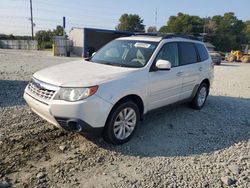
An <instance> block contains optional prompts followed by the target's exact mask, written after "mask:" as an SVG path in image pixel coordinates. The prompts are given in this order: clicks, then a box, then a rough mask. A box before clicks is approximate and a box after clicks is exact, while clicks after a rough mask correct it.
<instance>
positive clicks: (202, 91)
mask: <svg viewBox="0 0 250 188" xmlns="http://www.w3.org/2000/svg"><path fill="white" fill-rule="evenodd" d="M208 93H209V89H208V85H207V84H206V83H204V82H203V83H202V84H201V85H200V87H199V88H198V90H197V92H196V94H195V97H194V98H193V100H192V101H191V102H190V106H191V107H192V108H194V109H196V110H200V109H202V108H203V106H204V105H205V103H206V100H207V96H208Z"/></svg>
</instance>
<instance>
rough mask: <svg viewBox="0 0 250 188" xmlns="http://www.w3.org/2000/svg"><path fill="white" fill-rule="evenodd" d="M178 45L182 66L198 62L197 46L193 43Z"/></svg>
mask: <svg viewBox="0 0 250 188" xmlns="http://www.w3.org/2000/svg"><path fill="white" fill-rule="evenodd" d="M178 44H179V56H180V65H189V64H192V63H197V62H198V58H197V54H196V50H195V46H194V44H193V43H191V42H180V43H178Z"/></svg>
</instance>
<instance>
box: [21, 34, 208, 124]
mask: <svg viewBox="0 0 250 188" xmlns="http://www.w3.org/2000/svg"><path fill="white" fill-rule="evenodd" d="M127 39H128V40H139V41H140V40H141V41H145V40H147V41H153V42H160V43H159V45H158V47H157V48H156V49H155V51H154V53H153V55H152V56H151V58H150V59H149V61H148V63H147V65H146V66H145V67H142V68H126V67H117V66H110V65H104V64H98V63H92V62H87V61H84V60H81V61H75V62H69V63H65V64H61V65H57V66H52V67H49V68H46V69H43V70H41V71H38V72H36V73H35V74H34V75H33V77H34V78H35V79H37V80H40V81H42V82H45V83H48V84H51V85H54V86H56V87H79V88H80V87H89V86H96V85H98V90H97V92H96V93H95V94H94V95H93V96H91V97H88V98H86V99H84V100H81V101H76V102H68V101H63V100H54V99H51V100H49V101H45V102H44V101H43V100H40V99H38V98H37V96H35V95H33V93H31V92H30V91H29V90H28V89H27V88H26V90H25V93H24V98H25V100H26V101H27V103H28V105H29V106H30V107H31V109H32V110H33V111H34V112H35V113H37V114H38V115H39V116H41V117H42V118H44V119H46V120H47V121H49V122H50V123H52V124H54V125H56V126H59V124H58V122H57V121H56V119H55V117H65V118H76V119H81V120H83V121H84V122H86V123H87V124H89V125H91V126H92V127H96V128H100V127H104V125H105V122H106V120H107V118H108V116H109V114H110V112H111V110H112V108H113V106H114V105H115V104H116V103H117V102H118V101H119V100H120V99H122V98H123V97H125V96H128V95H137V96H139V97H140V98H141V100H142V101H143V105H144V111H143V114H145V113H147V112H148V111H149V110H153V109H156V108H159V107H162V106H165V105H168V104H172V103H175V102H178V101H180V100H184V99H188V98H190V97H191V96H192V95H193V91H194V88H195V87H196V86H198V85H199V84H200V83H201V82H202V80H204V79H208V80H209V82H210V84H212V81H213V67H212V65H211V62H212V60H211V57H209V59H207V60H206V61H204V62H200V63H194V64H190V65H185V66H178V67H174V68H171V69H170V70H168V71H163V70H162V71H150V67H151V65H152V64H153V63H154V60H155V57H156V56H157V54H158V52H159V51H160V49H161V47H162V46H163V45H164V44H166V43H168V42H190V41H191V40H188V39H183V38H174V39H173V38H172V39H166V40H164V41H162V40H160V39H159V37H158V38H157V37H152V38H147V39H145V37H126V38H120V39H117V40H127ZM191 42H194V41H191ZM195 42H197V43H201V42H198V41H195ZM201 44H203V43H201ZM180 72H181V74H180Z"/></svg>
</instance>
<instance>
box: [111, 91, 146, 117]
mask: <svg viewBox="0 0 250 188" xmlns="http://www.w3.org/2000/svg"><path fill="white" fill-rule="evenodd" d="M125 101H133V102H134V103H135V104H136V105H137V106H138V108H139V111H140V120H142V118H143V114H144V108H145V106H144V102H143V100H142V98H141V97H140V96H139V95H136V94H129V95H126V96H123V97H122V98H120V99H119V100H118V101H117V102H115V104H114V106H113V107H112V109H111V110H110V113H112V111H113V110H114V109H115V108H116V107H117V106H119V105H120V104H121V103H123V102H125ZM110 113H109V116H110ZM108 118H109V117H108Z"/></svg>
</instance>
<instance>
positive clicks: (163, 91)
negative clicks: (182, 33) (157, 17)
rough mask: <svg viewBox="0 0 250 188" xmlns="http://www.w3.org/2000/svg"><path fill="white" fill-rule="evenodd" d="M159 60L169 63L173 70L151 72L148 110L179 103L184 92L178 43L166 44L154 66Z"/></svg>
mask: <svg viewBox="0 0 250 188" xmlns="http://www.w3.org/2000/svg"><path fill="white" fill-rule="evenodd" d="M159 59H163V60H167V61H169V62H170V63H171V69H170V70H157V71H151V72H149V85H148V101H149V102H148V110H152V109H155V108H159V107H162V106H165V105H168V104H171V103H174V102H177V101H178V100H179V98H180V94H181V91H182V71H181V67H179V58H178V45H177V43H174V42H173V43H166V44H165V45H164V46H163V47H162V49H161V50H160V52H159V53H158V55H157V57H156V60H155V62H154V64H155V63H156V61H157V60H159ZM153 66H155V65H153Z"/></svg>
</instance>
